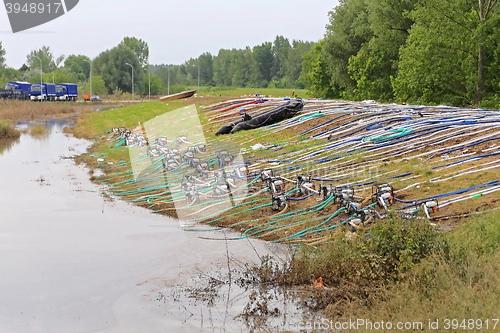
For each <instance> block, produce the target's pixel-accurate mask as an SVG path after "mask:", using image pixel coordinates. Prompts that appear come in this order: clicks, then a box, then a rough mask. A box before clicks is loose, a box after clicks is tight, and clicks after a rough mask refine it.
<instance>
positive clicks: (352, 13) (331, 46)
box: [322, 0, 373, 94]
mask: <svg viewBox="0 0 500 333" xmlns="http://www.w3.org/2000/svg"><path fill="white" fill-rule="evenodd" d="M329 16H330V24H329V25H328V26H327V31H326V35H325V40H326V41H325V44H324V45H323V47H322V52H323V58H324V59H325V61H326V63H327V65H328V70H329V72H330V74H331V75H330V77H331V80H332V82H331V85H332V86H333V87H335V86H340V87H341V88H342V89H343V90H344V91H346V92H347V93H348V94H351V93H352V91H354V89H355V88H356V82H355V81H354V80H353V79H352V77H351V74H349V72H348V66H349V59H350V58H351V57H352V56H355V55H356V54H357V53H358V52H359V50H361V47H362V46H363V44H365V43H366V42H368V41H369V40H370V39H371V38H372V37H373V30H372V28H371V27H370V23H369V20H368V6H367V3H366V0H340V1H339V5H338V6H337V7H335V8H334V10H332V11H331V12H330V13H329Z"/></svg>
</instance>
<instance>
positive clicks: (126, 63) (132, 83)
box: [125, 62, 134, 100]
mask: <svg viewBox="0 0 500 333" xmlns="http://www.w3.org/2000/svg"><path fill="white" fill-rule="evenodd" d="M125 65H128V66H130V67H132V100H134V66H132V65H131V64H129V63H128V62H127V63H125Z"/></svg>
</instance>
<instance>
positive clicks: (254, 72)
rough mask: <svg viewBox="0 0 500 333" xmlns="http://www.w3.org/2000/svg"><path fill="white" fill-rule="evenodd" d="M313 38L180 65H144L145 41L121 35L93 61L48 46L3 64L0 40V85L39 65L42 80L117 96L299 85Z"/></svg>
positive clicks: (30, 74) (34, 74)
mask: <svg viewBox="0 0 500 333" xmlns="http://www.w3.org/2000/svg"><path fill="white" fill-rule="evenodd" d="M312 45H313V43H312V42H303V41H298V40H293V41H292V42H290V41H289V40H288V39H287V38H285V37H283V36H277V37H276V39H275V40H274V42H265V43H263V44H261V45H257V46H254V47H252V48H250V47H247V48H245V49H239V50H238V49H232V50H225V49H221V50H220V51H219V53H218V54H217V55H211V54H210V53H204V54H202V55H200V56H199V57H198V58H191V59H189V60H187V61H186V62H184V63H183V64H181V65H170V64H163V65H151V64H149V46H148V44H147V43H146V42H145V41H143V40H141V39H137V38H135V37H125V38H124V39H123V40H122V41H121V42H120V43H119V44H118V45H117V46H116V47H114V48H112V49H109V50H106V51H103V52H101V53H100V54H99V55H98V56H97V57H95V58H94V59H90V58H89V57H87V56H85V55H69V56H67V57H66V56H64V55H60V56H59V57H55V56H54V55H53V53H52V52H51V50H50V47H48V46H44V47H42V48H41V49H38V50H33V51H31V52H30V53H29V54H28V55H27V57H26V62H25V64H24V65H23V66H22V67H21V68H19V69H17V70H16V69H13V68H7V67H6V66H5V52H6V51H5V50H4V49H3V48H2V44H1V42H0V86H4V85H5V84H6V83H7V82H9V81H15V80H17V81H28V82H31V83H37V82H40V66H42V70H43V81H44V82H53V81H54V82H56V83H60V82H73V83H78V85H79V86H80V87H81V88H80V89H81V91H82V92H83V91H85V92H89V90H90V83H89V77H90V67H91V64H92V92H93V93H95V94H118V95H119V94H121V93H123V92H131V91H132V71H133V74H134V75H133V76H134V90H135V91H136V92H138V93H143V94H147V93H149V89H150V88H151V94H166V93H176V92H179V91H182V90H185V89H186V86H195V85H197V84H198V74H199V77H200V84H201V85H203V86H234V87H256V88H265V87H272V88H304V87H305V85H304V83H303V82H302V81H301V80H300V75H301V71H302V61H303V56H304V54H305V53H307V52H308V51H309V50H310V49H311V48H312Z"/></svg>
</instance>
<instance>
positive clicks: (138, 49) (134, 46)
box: [120, 37, 149, 68]
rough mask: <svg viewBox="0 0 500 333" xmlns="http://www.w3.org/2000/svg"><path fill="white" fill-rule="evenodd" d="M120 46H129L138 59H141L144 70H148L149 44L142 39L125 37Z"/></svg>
mask: <svg viewBox="0 0 500 333" xmlns="http://www.w3.org/2000/svg"><path fill="white" fill-rule="evenodd" d="M120 44H123V45H125V46H128V47H129V48H130V49H131V50H132V51H134V53H135V55H136V56H137V59H139V63H140V64H141V66H142V68H147V66H148V64H149V46H148V43H146V42H145V41H143V40H142V39H138V38H135V37H125V38H123V41H122V42H121V43H120Z"/></svg>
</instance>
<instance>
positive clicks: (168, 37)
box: [0, 0, 338, 69]
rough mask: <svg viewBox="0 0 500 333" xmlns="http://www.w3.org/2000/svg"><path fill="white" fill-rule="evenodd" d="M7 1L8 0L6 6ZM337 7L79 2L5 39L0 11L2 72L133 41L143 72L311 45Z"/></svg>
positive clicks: (290, 0) (167, 0)
mask: <svg viewBox="0 0 500 333" xmlns="http://www.w3.org/2000/svg"><path fill="white" fill-rule="evenodd" d="M12 1H15V0H12ZM337 4H338V1H337V0H306V1H304V0H300V1H299V0H253V1H238V0H214V1H207V0H177V1H171V0H142V1H140V0H135V1H132V0H80V2H79V3H78V5H77V6H76V7H75V8H74V9H73V10H71V11H69V12H68V13H66V14H65V15H64V16H62V17H59V18H57V19H55V20H53V21H51V22H48V23H46V24H44V25H41V26H38V27H35V28H32V29H30V30H27V31H24V32H19V33H16V34H13V33H12V30H11V27H10V24H9V19H8V17H7V12H6V10H5V7H4V6H1V7H0V41H2V45H3V47H4V49H5V50H6V58H7V66H9V67H14V68H16V69H18V68H19V67H21V66H22V64H23V63H24V62H25V61H26V55H27V54H28V53H29V52H30V51H31V50H35V49H39V48H41V47H42V46H44V45H46V46H49V47H50V49H51V50H52V52H53V54H54V56H55V57H58V56H59V55H61V54H64V55H66V56H68V55H70V54H83V55H87V56H89V57H91V58H94V57H96V56H97V55H99V53H101V52H102V51H105V50H107V49H111V48H113V47H115V46H116V45H118V43H120V41H121V40H122V39H123V37H126V36H129V37H137V38H140V39H143V40H145V41H146V42H147V43H148V45H149V52H150V53H149V54H150V56H149V60H150V63H151V64H161V63H165V64H181V63H183V62H184V61H186V60H188V59H189V58H196V57H198V56H199V55H200V54H202V53H204V52H210V53H212V54H213V55H216V54H217V53H218V51H219V49H221V48H225V49H231V48H237V49H240V48H245V47H246V46H250V47H252V46H255V45H259V44H262V43H263V42H267V41H269V42H272V41H273V40H274V38H275V37H276V36H277V35H283V36H284V37H287V38H288V39H289V40H290V41H292V40H293V39H300V40H304V41H318V40H320V39H321V38H323V36H324V34H325V26H326V24H327V23H328V12H329V11H330V10H332V9H333V8H334V7H335V6H336V5H337Z"/></svg>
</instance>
